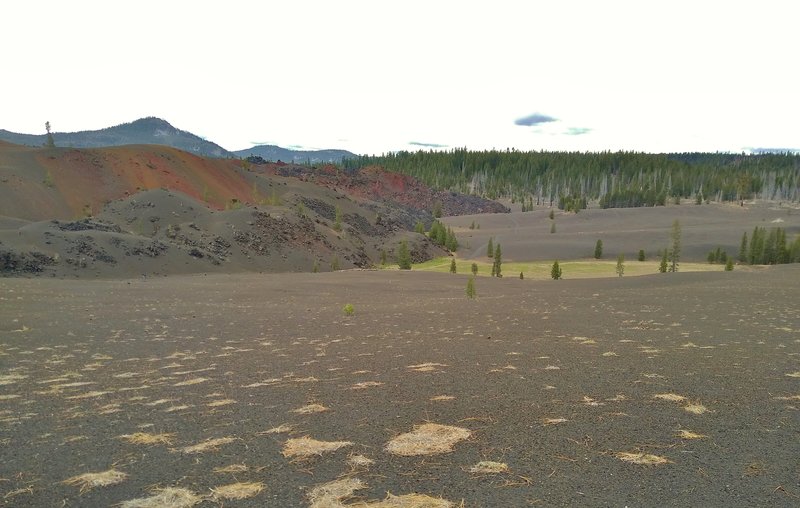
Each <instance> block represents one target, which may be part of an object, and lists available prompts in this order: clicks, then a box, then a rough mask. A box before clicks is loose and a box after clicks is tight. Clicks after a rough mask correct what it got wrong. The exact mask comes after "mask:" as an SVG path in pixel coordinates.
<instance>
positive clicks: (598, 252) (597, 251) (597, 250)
mask: <svg viewBox="0 0 800 508" xmlns="http://www.w3.org/2000/svg"><path fill="white" fill-rule="evenodd" d="M602 257H603V240H597V243H595V244H594V258H595V259H600V258H602Z"/></svg>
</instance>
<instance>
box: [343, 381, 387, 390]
mask: <svg viewBox="0 0 800 508" xmlns="http://www.w3.org/2000/svg"><path fill="white" fill-rule="evenodd" d="M381 385H383V383H381V382H379V381H363V382H361V383H356V384H354V385H353V386H351V387H350V389H351V390H363V389H365V388H371V387H373V386H381Z"/></svg>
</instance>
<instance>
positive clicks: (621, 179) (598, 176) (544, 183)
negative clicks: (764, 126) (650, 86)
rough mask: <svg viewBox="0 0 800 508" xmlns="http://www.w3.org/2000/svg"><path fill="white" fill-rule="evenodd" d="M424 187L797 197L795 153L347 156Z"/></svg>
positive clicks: (606, 200)
mask: <svg viewBox="0 0 800 508" xmlns="http://www.w3.org/2000/svg"><path fill="white" fill-rule="evenodd" d="M342 164H343V165H344V167H345V168H349V169H353V168H357V167H363V166H370V165H377V166H382V167H384V168H385V169H387V170H390V171H396V172H400V173H405V174H409V175H412V176H414V177H416V178H418V179H420V180H422V181H423V182H425V183H426V184H428V185H430V186H432V187H434V188H438V189H448V190H453V191H457V192H462V193H469V194H477V195H480V196H483V197H487V198H490V199H497V198H501V197H505V198H511V199H512V200H514V201H518V202H522V203H523V205H528V206H532V205H534V204H537V205H541V204H551V205H552V204H558V205H559V206H560V207H561V208H570V207H576V208H581V207H585V205H586V202H587V201H592V202H597V203H599V205H600V206H602V207H604V208H613V207H631V206H654V205H663V204H665V203H666V202H667V201H668V200H669V199H675V198H693V199H696V200H714V201H737V200H744V199H753V198H757V199H769V200H783V201H798V200H800V154H793V153H765V154H753V155H746V154H730V153H672V154H649V153H640V152H595V153H586V152H544V151H541V152H536V151H532V152H522V151H517V150H513V149H508V150H505V151H500V150H490V151H470V150H467V149H462V148H459V149H453V150H449V151H417V152H409V151H400V152H393V153H389V154H383V155H380V156H359V157H356V158H352V159H346V160H344V161H343V163H342Z"/></svg>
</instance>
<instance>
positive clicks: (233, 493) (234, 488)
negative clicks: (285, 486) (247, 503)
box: [211, 482, 264, 501]
mask: <svg viewBox="0 0 800 508" xmlns="http://www.w3.org/2000/svg"><path fill="white" fill-rule="evenodd" d="M262 490H264V484H263V483H261V482H237V483H231V484H229V485H222V486H221V487H216V488H213V489H211V497H212V498H213V499H214V500H215V501H219V500H220V499H247V498H250V497H254V496H257V495H258V494H259V492H261V491H262Z"/></svg>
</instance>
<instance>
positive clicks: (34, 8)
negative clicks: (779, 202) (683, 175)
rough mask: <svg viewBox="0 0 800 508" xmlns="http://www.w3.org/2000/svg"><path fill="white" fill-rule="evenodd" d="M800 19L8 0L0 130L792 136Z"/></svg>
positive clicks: (750, 11)
mask: <svg viewBox="0 0 800 508" xmlns="http://www.w3.org/2000/svg"><path fill="white" fill-rule="evenodd" d="M799 14H800V3H798V2H796V1H788V0H787V1H770V0H760V1H758V2H754V1H753V2H738V1H736V0H733V1H731V0H728V1H703V0H694V1H682V0H677V1H676V0H672V1H670V2H650V1H645V0H635V1H613V0H606V1H598V0H586V1H581V0H575V1H547V2H545V1H502V0H493V1H491V2H489V1H481V2H470V1H464V0H461V1H435V0H427V1H417V0H403V1H378V0H366V1H345V0H342V1H334V0H319V1H315V0H291V1H289V0H285V1H252V2H248V1H243V0H226V1H224V2H223V1H217V2H204V1H183V0H135V1H132V0H114V1H110V0H101V1H88V0H72V1H64V0H37V1H25V2H23V1H21V0H19V1H9V2H4V4H3V8H2V18H3V21H4V22H3V28H2V30H0V47H2V48H3V57H2V69H3V72H2V74H1V75H2V78H1V79H0V90H2V107H0V128H4V129H7V130H11V131H15V132H25V133H43V132H44V123H45V121H50V122H51V124H52V126H53V129H54V130H55V131H57V132H58V131H61V132H67V131H76V130H89V129H100V128H103V127H108V126H111V125H116V124H119V123H124V122H130V121H133V120H135V119H137V118H140V117H143V116H157V117H160V118H163V119H165V120H167V121H168V122H170V123H171V124H172V125H174V126H175V127H178V128H180V129H184V130H188V131H191V132H193V133H195V134H198V135H200V136H203V137H205V138H206V139H208V140H210V141H214V142H216V143H218V144H220V145H222V146H223V147H225V148H227V149H229V150H237V149H242V148H248V147H250V146H252V145H254V144H277V145H281V146H285V147H292V146H295V147H303V148H308V149H315V148H343V149H348V150H351V151H353V152H356V153H381V152H386V151H394V150H404V149H417V148H419V147H421V146H422V145H440V146H443V147H462V146H466V147H468V148H472V149H485V148H498V149H505V148H507V147H515V148H517V149H520V150H541V149H544V150H581V151H586V150H592V151H594V150H619V149H624V150H640V151H651V152H661V151H741V150H742V149H746V148H749V147H773V148H798V147H800V126H798V119H800V77H799V76H800V63H799V62H800V53H799V52H798V49H800V42H799V41H800V39H798V31H797V30H798V29H797V26H798V25H797V23H798V15H799ZM520 124H522V125H520ZM417 143H418V144H417Z"/></svg>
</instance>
